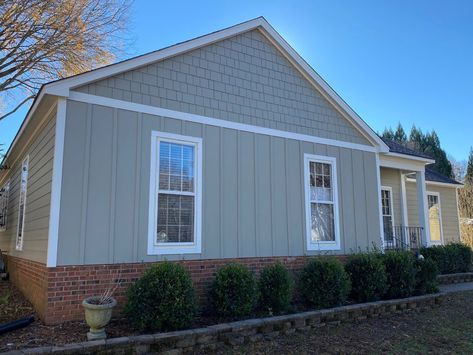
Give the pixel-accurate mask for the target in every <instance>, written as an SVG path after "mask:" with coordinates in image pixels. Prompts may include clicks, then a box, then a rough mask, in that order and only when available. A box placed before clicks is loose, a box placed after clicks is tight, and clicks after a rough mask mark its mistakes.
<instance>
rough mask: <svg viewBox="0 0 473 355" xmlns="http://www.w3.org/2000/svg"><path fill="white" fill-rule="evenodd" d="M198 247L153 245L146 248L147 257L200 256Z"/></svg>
mask: <svg viewBox="0 0 473 355" xmlns="http://www.w3.org/2000/svg"><path fill="white" fill-rule="evenodd" d="M200 253H202V250H201V248H200V246H197V245H195V244H192V245H175V244H174V245H172V246H171V245H170V246H164V245H153V246H151V247H149V248H148V255H173V254H174V255H175V254H200Z"/></svg>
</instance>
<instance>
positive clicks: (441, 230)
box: [426, 191, 443, 245]
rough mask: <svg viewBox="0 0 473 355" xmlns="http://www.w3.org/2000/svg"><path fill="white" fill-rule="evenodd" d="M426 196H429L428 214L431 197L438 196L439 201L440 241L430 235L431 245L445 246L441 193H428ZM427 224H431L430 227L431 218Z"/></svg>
mask: <svg viewBox="0 0 473 355" xmlns="http://www.w3.org/2000/svg"><path fill="white" fill-rule="evenodd" d="M426 195H427V196H426V199H427V212H428V208H429V202H428V197H429V195H431V196H437V198H438V201H439V220H440V241H437V240H432V238H431V236H430V235H429V243H430V245H443V224H442V203H441V202H440V192H437V191H426ZM427 223H429V225H430V216H429V219H428V221H427ZM429 230H430V228H429ZM430 233H432V231H431V232H430Z"/></svg>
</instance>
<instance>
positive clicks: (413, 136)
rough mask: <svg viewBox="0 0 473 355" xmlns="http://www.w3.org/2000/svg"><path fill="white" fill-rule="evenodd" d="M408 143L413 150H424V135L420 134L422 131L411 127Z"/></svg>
mask: <svg viewBox="0 0 473 355" xmlns="http://www.w3.org/2000/svg"><path fill="white" fill-rule="evenodd" d="M409 142H410V143H411V144H410V145H412V146H413V148H414V149H417V150H419V151H423V150H424V134H423V133H422V130H420V129H418V128H417V127H416V126H415V125H413V126H412V128H411V133H410V135H409Z"/></svg>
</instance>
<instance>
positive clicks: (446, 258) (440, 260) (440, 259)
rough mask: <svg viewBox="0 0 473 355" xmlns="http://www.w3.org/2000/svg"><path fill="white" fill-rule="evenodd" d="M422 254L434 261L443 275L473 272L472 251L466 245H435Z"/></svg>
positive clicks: (422, 250) (422, 251)
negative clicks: (472, 266)
mask: <svg viewBox="0 0 473 355" xmlns="http://www.w3.org/2000/svg"><path fill="white" fill-rule="evenodd" d="M420 253H421V254H422V255H423V256H424V257H425V258H429V259H432V260H433V261H434V262H435V263H436V264H437V268H438V270H439V272H440V273H441V274H455V273H459V272H468V271H470V270H471V264H472V250H471V248H470V247H469V246H467V245H465V244H461V243H453V244H447V245H434V246H431V247H428V248H422V249H421V250H420Z"/></svg>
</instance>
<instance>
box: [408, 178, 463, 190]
mask: <svg viewBox="0 0 473 355" xmlns="http://www.w3.org/2000/svg"><path fill="white" fill-rule="evenodd" d="M406 181H407V182H416V179H413V178H410V177H409V178H406ZM425 184H426V185H431V186H440V187H451V188H454V189H461V188H463V187H464V186H463V185H457V184H450V183H448V182H439V181H428V180H426V181H425Z"/></svg>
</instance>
